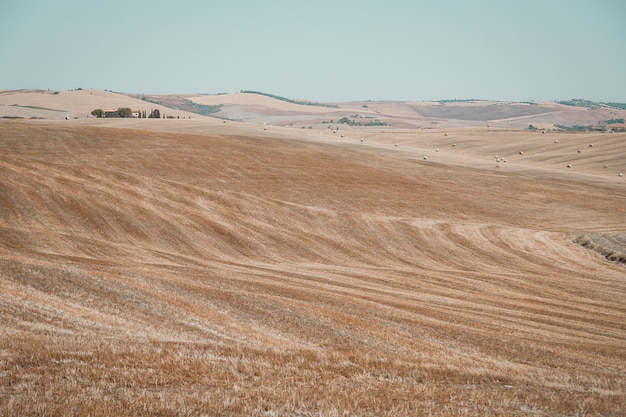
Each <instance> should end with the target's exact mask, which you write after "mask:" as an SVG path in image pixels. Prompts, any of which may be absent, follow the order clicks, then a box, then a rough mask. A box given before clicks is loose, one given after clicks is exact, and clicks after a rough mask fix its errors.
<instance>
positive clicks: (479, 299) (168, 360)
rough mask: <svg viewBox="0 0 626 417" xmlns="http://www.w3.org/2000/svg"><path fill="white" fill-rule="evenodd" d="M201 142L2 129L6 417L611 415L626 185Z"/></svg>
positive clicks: (265, 134) (106, 130)
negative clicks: (607, 250) (610, 249)
mask: <svg viewBox="0 0 626 417" xmlns="http://www.w3.org/2000/svg"><path fill="white" fill-rule="evenodd" d="M137 126H141V124H137ZM163 126H166V125H165V124H163ZM170 126H174V125H173V124H171V125H170ZM212 126H213V131H211V129H208V128H207V129H206V131H205V132H204V133H193V134H192V133H184V132H175V131H171V132H165V131H156V130H151V131H148V130H141V129H135V130H133V129H128V128H112V127H106V126H104V127H102V126H83V125H79V124H67V123H64V122H56V123H51V122H26V121H0V415H46V416H50V415H117V416H141V415H144V416H154V415H161V416H167V415H171V416H180V415H189V416H191V415H208V416H218V415H221V416H250V415H254V416H343V415H349V416H415V415H444V416H445V415H482V416H490V415H491V416H495V415H540V416H572V415H588V416H589V415H597V416H600V415H601V416H623V404H624V403H625V401H626V267H625V266H624V265H623V264H621V263H620V262H614V261H611V260H610V259H607V258H605V256H603V255H602V254H601V253H598V252H596V251H593V250H589V249H588V248H585V247H584V246H583V245H582V244H581V242H584V241H592V240H590V239H591V238H593V239H595V240H593V241H594V242H611V244H613V245H619V242H622V241H623V239H622V238H621V237H620V236H623V233H624V232H626V230H625V228H626V225H625V224H624V219H625V218H626V185H625V183H624V179H623V178H620V177H618V176H617V175H612V176H605V177H603V176H600V175H595V174H594V173H593V172H591V173H585V172H582V173H574V172H571V171H567V170H565V169H563V170H556V169H551V168H550V169H548V168H549V167H545V166H542V165H541V164H544V165H545V164H546V163H547V162H545V161H546V160H551V159H550V158H549V155H548V154H546V153H544V154H541V157H540V156H534V158H535V159H532V158H533V157H530V162H529V165H523V166H522V164H523V163H524V160H523V159H521V157H520V160H519V161H518V163H519V164H520V165H519V166H517V168H515V169H513V168H511V169H509V168H507V167H505V166H503V168H501V169H494V168H493V164H491V163H490V166H489V168H488V169H487V168H484V167H483V165H484V162H483V161H482V160H480V155H479V154H480V152H481V151H480V149H482V148H481V146H484V147H486V148H487V150H486V151H485V153H486V154H487V153H493V151H495V149H494V148H493V147H494V145H493V144H492V143H491V144H485V143H479V142H478V141H477V140H476V139H475V138H471V140H470V139H468V142H466V143H467V146H468V150H467V151H463V150H460V149H461V148H462V147H463V144H464V142H462V141H459V142H458V146H457V147H455V150H457V151H458V152H466V153H464V154H463V155H453V156H449V157H445V155H443V154H444V152H439V153H437V154H435V153H434V152H432V155H440V154H441V155H442V156H441V159H440V160H439V161H437V160H435V158H433V157H431V158H429V159H428V160H424V159H423V158H422V157H421V155H422V154H421V152H422V151H421V150H415V151H411V150H404V149H398V150H397V152H396V149H394V147H392V146H386V147H383V145H384V141H381V142H379V144H378V145H376V146H374V145H368V143H365V144H363V145H359V144H357V143H356V141H355V143H350V144H349V143H346V142H345V141H344V142H342V141H339V140H338V141H337V143H332V142H329V141H328V140H326V139H324V140H317V141H316V140H312V139H311V138H312V137H314V135H313V134H311V135H309V136H304V133H297V130H296V129H292V130H289V129H285V130H282V131H281V132H280V133H275V132H274V130H275V131H277V129H274V130H272V129H270V130H267V131H265V130H261V128H259V129H258V132H257V133H254V134H252V133H250V132H252V130H245V129H243V128H242V129H238V128H233V129H232V130H228V129H227V128H225V127H219V126H215V125H212ZM218 128H219V129H218ZM220 129H221V130H220ZM247 129H252V128H247ZM238 132H239V133H238ZM244 133H245V134H244ZM290 135H291V136H290ZM298 135H302V136H298ZM501 135H505V136H506V135H507V133H506V132H505V133H501ZM320 136H321V135H320ZM545 136H547V135H545ZM438 137H440V138H441V137H443V136H441V135H439V136H438ZM569 138H571V140H578V139H576V138H577V136H575V135H574V136H569ZM614 138H615V137H614ZM299 139H301V140H299ZM371 140H374V137H373V136H372V139H371ZM433 140H434V139H433ZM439 140H441V139H439ZM446 140H448V138H447V137H446ZM580 140H581V141H586V140H587V137H582V139H580ZM613 140H617V139H613ZM506 141H507V139H506V137H505V138H504V139H503V141H502V142H501V143H505V142H506ZM432 143H433V142H432V141H431V142H430V144H431V145H432ZM494 143H495V142H494ZM470 144H474V145H475V146H474V148H473V149H474V150H473V151H472V150H470V149H469V145H470ZM403 146H404V145H403ZM383 148H384V149H383ZM400 148H402V146H401V147H400ZM416 149H417V148H416ZM594 149H598V145H596V146H595V148H594ZM509 150H510V149H509ZM418 152H419V153H418ZM544 152H551V151H547V150H546V151H544ZM588 153H589V154H590V152H588ZM577 157H578V158H583V157H584V154H583V156H577ZM445 158H448V159H445ZM622 158H623V156H622ZM464 161H466V162H467V163H465V162H464ZM620 161H623V160H620ZM453 162H454V163H453ZM592 162H593V161H592ZM592 162H589V164H592ZM618 162H619V161H618ZM616 163H617V162H616ZM620 163H621V162H620ZM533 164H534V165H533ZM581 165H583V166H584V165H585V164H584V163H583V161H582V160H581ZM522 168H523V169H522ZM584 236H591V238H588V239H587V240H585V237H584Z"/></svg>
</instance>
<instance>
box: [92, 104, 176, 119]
mask: <svg viewBox="0 0 626 417" xmlns="http://www.w3.org/2000/svg"><path fill="white" fill-rule="evenodd" d="M135 114H136V115H135ZM135 114H133V111H132V110H131V109H130V108H128V107H119V108H118V109H117V110H102V109H95V110H93V111H92V112H91V115H92V116H95V117H128V118H130V117H137V118H138V119H160V118H161V112H160V111H159V109H153V110H152V111H151V112H150V114H147V113H146V111H145V110H143V111H138V112H135ZM162 117H163V118H164V119H165V113H163V115H162Z"/></svg>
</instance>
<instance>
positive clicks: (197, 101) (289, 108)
mask: <svg viewBox="0 0 626 417" xmlns="http://www.w3.org/2000/svg"><path fill="white" fill-rule="evenodd" d="M123 107H126V108H131V109H133V110H140V111H141V110H143V111H147V112H148V113H149V112H150V111H151V110H152V109H157V110H159V111H160V113H161V114H164V115H166V117H174V118H189V117H197V116H211V117H216V118H220V119H225V120H233V121H242V122H249V123H256V124H273V125H285V126H293V127H301V128H311V129H332V130H337V129H350V128H357V127H369V128H371V129H382V128H384V129H390V128H402V129H432V128H455V127H471V126H474V127H476V126H484V127H486V126H487V125H488V126H489V127H492V128H503V129H516V130H521V129H527V128H528V127H529V126H532V127H533V128H538V129H548V130H550V129H565V130H568V129H569V128H570V127H571V128H573V127H575V126H582V127H583V128H585V129H586V128H587V127H590V128H592V129H594V130H597V129H596V128H597V127H598V126H600V127H601V126H606V125H608V124H623V123H620V121H621V120H623V119H626V103H601V102H592V101H589V100H583V99H572V100H563V101H558V102H536V103H535V102H502V101H489V100H478V99H449V100H439V101H353V102H341V103H321V102H313V101H307V100H294V99H289V98H286V97H281V96H278V95H274V94H270V93H263V92H259V91H251V90H244V91H242V92H239V93H234V94H214V95H208V94H122V93H114V92H111V91H100V90H73V91H49V90H16V91H0V118H22V119H64V118H71V119H74V118H78V119H80V118H88V117H92V116H91V115H90V113H91V111H93V110H95V109H103V110H107V109H113V110H114V109H118V108H123ZM600 130H602V129H601V128H600Z"/></svg>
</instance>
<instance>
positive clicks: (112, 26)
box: [0, 0, 626, 102]
mask: <svg viewBox="0 0 626 417" xmlns="http://www.w3.org/2000/svg"><path fill="white" fill-rule="evenodd" d="M625 22H626V0H515V1H513V0H511V1H508V0H428V1H423V0H384V1H383V0H376V1H371V0H307V1H300V0H265V1H263V0H219V1H217V0H177V1H173V0H172V1H164V0H125V1H122V0H105V1H86V0H0V60H1V61H2V62H1V63H0V90H2V89H5V90H12V89H31V88H32V89H50V90H68V89H75V88H83V89H90V88H93V89H100V90H111V91H116V92H126V93H139V94H170V93H179V94H188V93H204V94H217V93H233V92H238V91H241V90H254V91H261V92H265V93H270V94H275V95H279V96H283V97H288V98H291V99H306V100H315V101H325V102H332V101H335V102H340V101H356V100H408V101H421V100H443V99H469V98H474V99H488V100H504V101H531V100H534V101H552V100H564V99H571V98H585V99H588V100H593V101H605V102H626V51H625V47H626V23H625Z"/></svg>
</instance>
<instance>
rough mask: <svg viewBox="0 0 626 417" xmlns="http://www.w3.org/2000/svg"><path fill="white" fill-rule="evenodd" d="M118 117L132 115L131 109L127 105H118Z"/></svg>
mask: <svg viewBox="0 0 626 417" xmlns="http://www.w3.org/2000/svg"><path fill="white" fill-rule="evenodd" d="M117 114H118V115H119V117H133V111H132V110H131V109H129V108H128V107H120V108H118V109H117Z"/></svg>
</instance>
